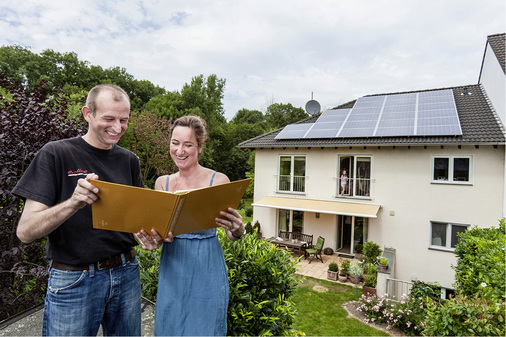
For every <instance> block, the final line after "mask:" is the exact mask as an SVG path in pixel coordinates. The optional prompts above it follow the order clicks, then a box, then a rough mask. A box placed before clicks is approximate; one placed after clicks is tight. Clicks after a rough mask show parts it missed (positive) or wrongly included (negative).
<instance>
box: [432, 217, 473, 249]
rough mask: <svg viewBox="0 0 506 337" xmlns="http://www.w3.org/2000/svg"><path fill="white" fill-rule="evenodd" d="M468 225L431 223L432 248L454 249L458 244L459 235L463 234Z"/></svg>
mask: <svg viewBox="0 0 506 337" xmlns="http://www.w3.org/2000/svg"><path fill="white" fill-rule="evenodd" d="M468 227H469V226H468V225H462V224H454V223H444V222H435V221H432V222H431V241H430V246H431V247H432V248H443V249H452V250H453V249H454V248H455V246H456V245H457V243H458V242H459V237H458V234H459V233H464V232H465V231H466V230H467V228H468Z"/></svg>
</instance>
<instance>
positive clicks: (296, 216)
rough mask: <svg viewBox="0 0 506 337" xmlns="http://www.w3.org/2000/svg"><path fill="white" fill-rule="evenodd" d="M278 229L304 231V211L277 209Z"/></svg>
mask: <svg viewBox="0 0 506 337" xmlns="http://www.w3.org/2000/svg"><path fill="white" fill-rule="evenodd" d="M278 229H279V230H282V231H288V232H295V233H304V212H303V211H296V210H288V209H279V217H278Z"/></svg>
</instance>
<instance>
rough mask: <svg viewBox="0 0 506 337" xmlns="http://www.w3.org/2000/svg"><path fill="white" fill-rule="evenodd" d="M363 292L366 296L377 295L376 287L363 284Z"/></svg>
mask: <svg viewBox="0 0 506 337" xmlns="http://www.w3.org/2000/svg"><path fill="white" fill-rule="evenodd" d="M362 294H364V295H365V296H376V288H373V287H367V286H363V287H362Z"/></svg>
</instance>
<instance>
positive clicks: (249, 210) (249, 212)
mask: <svg viewBox="0 0 506 337" xmlns="http://www.w3.org/2000/svg"><path fill="white" fill-rule="evenodd" d="M244 215H246V216H247V217H248V218H251V217H252V216H253V207H251V206H250V207H246V208H245V209H244Z"/></svg>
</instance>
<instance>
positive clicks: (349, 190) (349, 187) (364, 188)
mask: <svg viewBox="0 0 506 337" xmlns="http://www.w3.org/2000/svg"><path fill="white" fill-rule="evenodd" d="M343 171H346V175H347V179H346V183H345V184H344V183H342V181H341V176H342V175H343ZM337 192H338V193H337V195H339V196H351V197H370V196H371V157H369V156H367V157H365V156H360V157H359V156H339V171H338V175H337Z"/></svg>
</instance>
